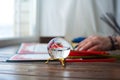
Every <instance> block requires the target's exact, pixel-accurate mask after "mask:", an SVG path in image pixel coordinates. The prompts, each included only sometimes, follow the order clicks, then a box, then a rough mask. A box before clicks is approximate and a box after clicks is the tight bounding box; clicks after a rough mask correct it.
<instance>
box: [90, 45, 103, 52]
mask: <svg viewBox="0 0 120 80" xmlns="http://www.w3.org/2000/svg"><path fill="white" fill-rule="evenodd" d="M100 50H102V49H100V47H99V46H98V45H96V46H93V47H91V48H89V49H88V51H100Z"/></svg>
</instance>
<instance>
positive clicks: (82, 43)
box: [77, 36, 93, 49]
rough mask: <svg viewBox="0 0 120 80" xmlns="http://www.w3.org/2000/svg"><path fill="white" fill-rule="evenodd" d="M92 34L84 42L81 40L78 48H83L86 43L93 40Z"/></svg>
mask: <svg viewBox="0 0 120 80" xmlns="http://www.w3.org/2000/svg"><path fill="white" fill-rule="evenodd" d="M92 38H93V37H92V36H90V37H88V38H87V39H85V40H83V41H82V42H80V43H79V44H78V47H77V48H78V49H80V48H82V47H83V46H84V45H85V44H87V43H88V42H89V41H92Z"/></svg>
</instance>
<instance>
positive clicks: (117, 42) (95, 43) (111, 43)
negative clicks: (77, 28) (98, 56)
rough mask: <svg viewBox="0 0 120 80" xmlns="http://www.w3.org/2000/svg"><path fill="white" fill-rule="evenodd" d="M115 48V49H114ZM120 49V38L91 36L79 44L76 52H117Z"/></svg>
mask: <svg viewBox="0 0 120 80" xmlns="http://www.w3.org/2000/svg"><path fill="white" fill-rule="evenodd" d="M113 47H114V49H113ZM115 49H120V36H117V37H111V38H110V37H102V36H90V37H88V38H87V39H85V40H83V41H82V42H80V43H79V44H78V47H77V48H76V50H78V51H80V50H88V51H91V50H97V51H101V50H102V51H103V50H104V51H105V50H115Z"/></svg>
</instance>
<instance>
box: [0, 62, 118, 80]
mask: <svg viewBox="0 0 120 80" xmlns="http://www.w3.org/2000/svg"><path fill="white" fill-rule="evenodd" d="M116 79H117V80H120V62H119V61H118V62H114V63H109V62H77V63H67V65H66V67H62V66H61V65H60V64H59V62H50V63H48V64H45V63H44V62H18V63H17V62H4V61H1V62H0V80H116Z"/></svg>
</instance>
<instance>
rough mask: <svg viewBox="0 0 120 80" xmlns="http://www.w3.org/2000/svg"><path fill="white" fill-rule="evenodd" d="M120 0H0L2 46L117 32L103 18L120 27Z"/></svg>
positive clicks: (0, 39) (0, 36)
mask: <svg viewBox="0 0 120 80" xmlns="http://www.w3.org/2000/svg"><path fill="white" fill-rule="evenodd" d="M119 4H120V0H0V45H2V44H14V43H20V42H24V41H40V38H41V37H55V36H62V37H65V38H66V39H68V40H72V39H73V38H76V37H80V36H81V37H87V36H90V35H101V36H108V35H113V34H116V35H118V33H116V31H114V30H113V29H112V28H111V27H110V26H109V25H107V24H106V23H105V22H104V21H103V20H101V17H102V16H103V15H106V13H111V14H113V16H114V17H115V20H116V21H117V23H118V25H119V24H120V23H119V21H120V15H119V14H120V9H119V6H120V5H119Z"/></svg>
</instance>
